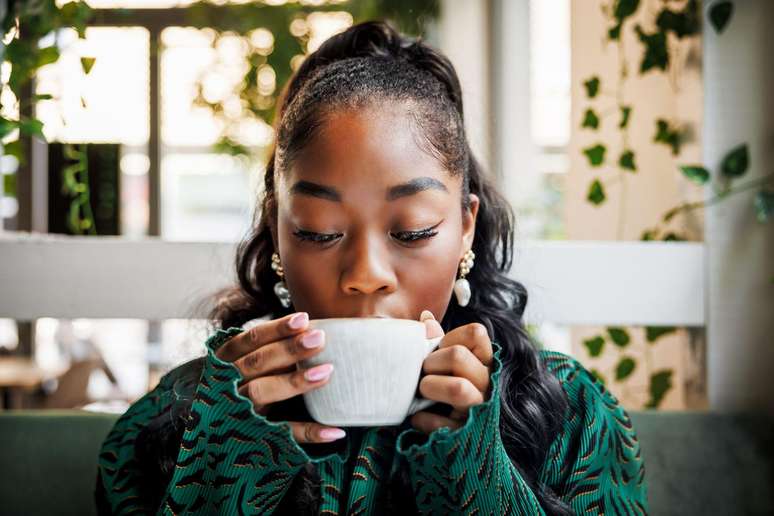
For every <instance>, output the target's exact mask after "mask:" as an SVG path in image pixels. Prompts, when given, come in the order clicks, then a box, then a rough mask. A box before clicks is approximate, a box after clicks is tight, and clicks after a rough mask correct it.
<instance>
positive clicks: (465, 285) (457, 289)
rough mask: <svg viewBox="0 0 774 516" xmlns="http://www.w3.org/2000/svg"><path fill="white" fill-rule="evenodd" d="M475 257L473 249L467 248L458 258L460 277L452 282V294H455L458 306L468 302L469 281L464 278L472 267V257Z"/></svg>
mask: <svg viewBox="0 0 774 516" xmlns="http://www.w3.org/2000/svg"><path fill="white" fill-rule="evenodd" d="M475 257H476V255H475V253H473V250H472V249H468V252H467V253H465V256H463V257H462V260H460V278H459V279H458V280H457V281H455V282H454V295H455V296H457V304H459V305H460V306H468V303H469V302H470V283H469V282H468V280H466V279H465V276H467V275H468V273H469V272H470V269H472V268H473V258H475Z"/></svg>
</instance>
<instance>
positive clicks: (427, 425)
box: [411, 412, 464, 434]
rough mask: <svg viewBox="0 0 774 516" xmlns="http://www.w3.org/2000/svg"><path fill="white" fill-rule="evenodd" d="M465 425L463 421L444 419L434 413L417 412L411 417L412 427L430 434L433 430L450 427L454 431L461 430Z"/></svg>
mask: <svg viewBox="0 0 774 516" xmlns="http://www.w3.org/2000/svg"><path fill="white" fill-rule="evenodd" d="M463 424H464V423H463V422H461V421H455V420H453V419H450V418H448V417H443V416H441V415H439V414H433V413H432V412H417V413H416V414H414V415H413V416H411V425H412V426H413V427H414V428H416V429H417V430H419V431H420V432H424V433H426V434H429V433H430V432H432V431H433V430H437V429H438V428H441V427H443V426H448V427H449V428H451V429H452V430H456V429H457V428H460V427H461V426H462V425H463Z"/></svg>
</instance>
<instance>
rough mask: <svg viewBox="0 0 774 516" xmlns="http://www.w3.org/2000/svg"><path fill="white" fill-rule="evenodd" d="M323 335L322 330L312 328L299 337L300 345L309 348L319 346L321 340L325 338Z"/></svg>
mask: <svg viewBox="0 0 774 516" xmlns="http://www.w3.org/2000/svg"><path fill="white" fill-rule="evenodd" d="M323 337H324V335H323V331H322V330H312V331H310V332H309V333H306V334H304V336H303V337H301V345H302V346H304V347H305V348H309V349H312V348H319V347H320V346H322V343H323V340H325V339H323Z"/></svg>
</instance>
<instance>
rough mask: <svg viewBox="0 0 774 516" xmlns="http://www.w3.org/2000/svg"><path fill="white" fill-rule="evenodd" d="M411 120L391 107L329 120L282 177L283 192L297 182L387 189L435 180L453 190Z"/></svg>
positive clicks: (451, 181)
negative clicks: (409, 182) (413, 182)
mask: <svg viewBox="0 0 774 516" xmlns="http://www.w3.org/2000/svg"><path fill="white" fill-rule="evenodd" d="M411 116H412V115H411V113H410V112H409V111H408V110H407V109H406V108H405V107H402V106H397V105H396V104H393V103H390V104H388V105H384V106H378V107H374V108H369V109H366V110H362V111H358V112H352V111H344V112H338V113H335V114H330V115H328V116H326V117H325V118H324V122H323V125H322V126H321V128H320V130H319V131H318V132H317V134H316V136H315V138H314V139H313V141H311V142H310V143H309V145H308V146H307V147H306V148H305V149H304V150H303V152H301V154H300V155H299V156H298V157H297V159H296V160H295V161H294V162H293V164H292V166H291V167H290V169H289V170H286V171H285V172H284V173H283V174H281V178H280V184H281V185H282V190H284V191H285V192H287V191H288V190H289V189H290V188H292V187H293V185H294V184H296V183H297V182H299V181H310V182H314V183H318V184H328V185H335V186H337V187H347V186H354V184H353V183H371V184H373V186H376V185H379V186H383V187H387V186H388V185H395V184H400V183H405V182H408V181H410V180H412V179H416V178H432V179H435V180H436V181H438V182H440V183H443V184H444V185H446V187H447V190H449V191H452V190H453V189H454V187H455V186H457V185H456V183H457V182H458V181H455V178H453V177H452V176H451V175H450V173H449V172H448V171H447V170H445V169H444V168H443V165H442V164H441V163H440V162H439V161H438V159H437V158H436V157H434V156H432V155H430V154H429V153H428V152H427V150H426V148H427V146H428V145H429V143H427V144H426V145H425V146H424V147H425V148H423V146H422V145H421V138H422V135H421V134H418V133H417V131H418V130H419V129H418V128H417V127H415V124H414V123H413V121H412V120H411ZM458 188H459V187H458V186H457V189H458Z"/></svg>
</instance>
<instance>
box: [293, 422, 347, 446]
mask: <svg viewBox="0 0 774 516" xmlns="http://www.w3.org/2000/svg"><path fill="white" fill-rule="evenodd" d="M290 428H292V429H293V438H295V440H296V441H297V442H299V443H329V442H331V441H336V440H338V439H341V438H342V437H344V436H345V435H346V432H344V430H342V429H341V428H334V427H330V426H323V425H320V424H318V423H312V422H310V421H304V422H298V421H290Z"/></svg>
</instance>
